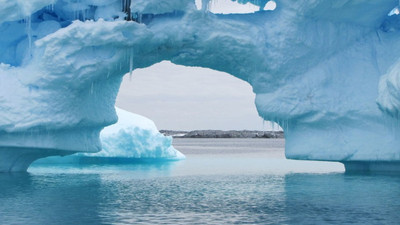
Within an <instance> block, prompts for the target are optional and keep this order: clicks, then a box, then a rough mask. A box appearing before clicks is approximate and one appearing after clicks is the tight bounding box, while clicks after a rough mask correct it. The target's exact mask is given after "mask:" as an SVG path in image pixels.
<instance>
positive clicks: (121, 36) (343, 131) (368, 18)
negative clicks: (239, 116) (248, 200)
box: [0, 0, 400, 171]
mask: <svg viewBox="0 0 400 225" xmlns="http://www.w3.org/2000/svg"><path fill="white" fill-rule="evenodd" d="M6 2H7V1H4V3H5V4H7V6H8V8H9V9H15V10H7V11H5V10H0V22H1V25H0V33H1V36H0V51H1V52H2V53H3V54H1V55H0V63H1V64H0V80H1V83H0V146H2V147H1V148H0V152H1V154H3V155H5V156H4V157H2V158H4V159H5V158H12V159H13V160H3V162H1V163H0V164H1V165H2V166H1V167H0V168H1V170H3V171H9V170H23V169H24V168H26V167H27V166H28V165H29V163H30V161H32V160H34V159H35V158H39V157H43V156H45V155H59V154H71V153H74V152H96V151H99V150H100V149H101V146H100V142H99V139H98V137H99V132H100V130H101V129H102V128H103V127H104V126H107V125H110V124H112V123H115V121H116V116H115V111H114V102H115V97H116V94H117V92H118V87H119V85H120V82H121V77H122V76H123V75H124V74H126V73H127V72H129V71H132V70H134V69H136V68H143V67H148V66H150V65H152V64H154V63H157V62H160V61H162V60H170V61H172V62H173V63H176V64H181V65H186V66H201V67H207V68H211V69H215V70H220V71H224V72H228V73H230V74H232V75H233V76H236V77H238V78H240V79H243V80H245V81H247V82H249V83H250V84H251V85H252V86H253V90H254V92H255V93H256V106H257V109H258V111H259V114H260V115H261V116H262V117H263V118H264V119H266V120H273V121H276V122H278V123H279V124H280V125H281V127H283V128H284V129H285V136H286V156H287V157H288V158H292V159H310V160H330V161H341V162H345V163H347V162H351V163H352V165H354V163H358V162H363V163H364V164H365V163H367V164H368V162H379V165H380V164H381V163H385V162H388V161H390V162H397V161H400V147H399V146H400V138H399V129H400V126H399V120H398V110H399V107H400V105H399V94H398V93H399V85H398V83H399V81H398V80H399V76H398V73H397V69H396V68H397V67H398V66H397V64H398V63H397V62H398V60H399V52H400V51H399V48H400V47H399V46H400V45H399V41H400V39H399V24H400V23H399V16H398V15H396V14H394V15H392V16H389V15H388V13H389V12H390V11H391V10H392V9H393V8H394V7H397V4H398V2H397V1H395V0H381V1H368V0H357V1H356V0H343V1H323V0H315V1H306V0H302V1H294V0H293V1H291V0H280V1H276V5H277V7H276V9H275V10H274V11H263V10H260V12H256V13H253V14H245V15H235V14H231V15H214V14H212V13H209V12H207V11H206V10H205V9H206V7H203V10H197V8H196V6H195V4H194V1H190V0H174V1H167V0H157V1H155V0H147V1H125V0H123V1H121V0H108V1H107V0H80V1H75V0H54V1H45V0H36V1H31V2H29V3H27V2H26V1H24V2H22V1H16V3H15V4H12V3H6ZM129 2H130V3H131V5H130V6H131V7H130V8H131V18H127V14H126V13H124V12H126V8H124V5H125V6H126V4H127V3H128V5H129ZM202 2H203V5H206V4H208V1H202ZM238 2H240V3H247V2H251V3H253V4H256V5H259V6H260V9H262V8H263V6H264V5H265V4H267V2H268V1H256V0H254V1H248V0H246V1H238ZM0 3H1V2H0ZM46 4H50V5H48V6H44V5H46ZM43 6H44V7H43ZM18 9H24V10H18ZM25 9H27V10H25ZM10 14H11V15H10ZM125 19H128V20H131V21H125ZM28 156H29V157H28ZM28 159H29V160H28ZM353 168H355V167H354V166H353ZM374 168H376V167H374Z"/></svg>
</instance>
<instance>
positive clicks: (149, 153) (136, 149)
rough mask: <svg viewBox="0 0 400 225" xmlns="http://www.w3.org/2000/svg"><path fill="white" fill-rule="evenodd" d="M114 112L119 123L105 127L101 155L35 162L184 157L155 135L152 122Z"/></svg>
mask: <svg viewBox="0 0 400 225" xmlns="http://www.w3.org/2000/svg"><path fill="white" fill-rule="evenodd" d="M116 111H117V115H118V122H117V123H116V124H114V125H111V126H109V127H106V128H105V129H104V130H103V131H102V132H101V134H100V140H101V143H102V150H101V151H100V152H98V153H79V154H74V155H71V156H65V157H57V156H54V157H48V158H45V159H40V160H38V161H37V162H36V163H37V164H41V163H52V164H60V163H61V164H62V163H124V162H125V163H127V162H130V163H132V162H139V161H155V160H156V161H167V160H180V159H184V158H185V156H184V155H183V154H182V153H181V152H179V151H178V150H176V149H175V148H174V147H173V146H172V137H168V136H164V135H163V134H161V133H160V132H158V129H157V127H156V126H155V124H154V122H153V121H151V120H149V119H147V118H146V117H144V116H140V115H137V114H134V113H130V112H128V111H125V110H122V109H119V108H116Z"/></svg>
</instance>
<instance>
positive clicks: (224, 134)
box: [160, 130, 285, 138]
mask: <svg viewBox="0 0 400 225" xmlns="http://www.w3.org/2000/svg"><path fill="white" fill-rule="evenodd" d="M160 133H162V134H164V135H166V136H172V137H174V138H285V137H284V133H283V131H256V130H229V131H223V130H193V131H175V130H160Z"/></svg>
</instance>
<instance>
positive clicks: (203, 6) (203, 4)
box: [201, 0, 210, 12]
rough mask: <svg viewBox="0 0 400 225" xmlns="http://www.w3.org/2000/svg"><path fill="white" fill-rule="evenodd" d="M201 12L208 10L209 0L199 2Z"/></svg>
mask: <svg viewBox="0 0 400 225" xmlns="http://www.w3.org/2000/svg"><path fill="white" fill-rule="evenodd" d="M201 10H202V11H204V12H206V11H209V10H210V0H201Z"/></svg>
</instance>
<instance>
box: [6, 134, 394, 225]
mask: <svg viewBox="0 0 400 225" xmlns="http://www.w3.org/2000/svg"><path fill="white" fill-rule="evenodd" d="M174 145H175V147H176V148H177V149H179V150H181V151H182V152H183V153H184V154H185V155H186V156H187V159H186V160H184V161H179V162H167V163H137V164H112V165H110V164H109V165H67V164H65V165H58V166H57V165H34V166H32V167H31V168H30V169H29V173H27V174H0V224H51V225H52V224H400V176H385V175H354V174H353V175H350V174H345V173H344V167H343V166H342V165H341V164H338V163H326V162H302V161H292V160H286V159H284V155H283V154H284V152H283V148H284V140H279V139H278V140H276V139H175V140H174Z"/></svg>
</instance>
